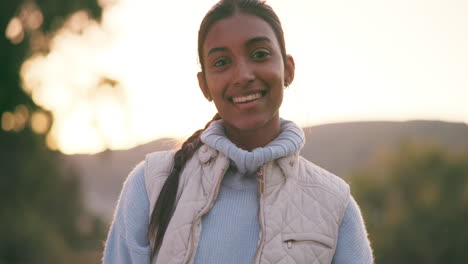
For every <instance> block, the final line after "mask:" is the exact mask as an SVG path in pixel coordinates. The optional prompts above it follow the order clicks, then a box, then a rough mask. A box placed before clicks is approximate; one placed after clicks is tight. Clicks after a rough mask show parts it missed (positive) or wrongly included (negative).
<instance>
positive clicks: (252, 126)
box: [230, 115, 279, 132]
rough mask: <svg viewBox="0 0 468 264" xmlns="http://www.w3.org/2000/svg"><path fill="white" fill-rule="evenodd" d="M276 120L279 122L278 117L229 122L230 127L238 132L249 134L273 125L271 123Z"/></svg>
mask: <svg viewBox="0 0 468 264" xmlns="http://www.w3.org/2000/svg"><path fill="white" fill-rule="evenodd" d="M276 120H278V122H279V116H278V115H275V116H270V117H257V118H255V117H251V118H243V119H242V120H239V119H238V120H235V121H234V122H230V126H232V127H233V128H235V129H236V130H239V131H245V132H249V131H254V130H258V129H261V128H264V127H266V126H269V125H270V124H273V122H274V121H276Z"/></svg>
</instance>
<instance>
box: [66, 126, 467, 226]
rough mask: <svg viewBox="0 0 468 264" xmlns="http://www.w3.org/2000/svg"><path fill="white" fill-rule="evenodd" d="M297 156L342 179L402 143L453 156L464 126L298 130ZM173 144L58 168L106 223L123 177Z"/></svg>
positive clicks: (73, 158)
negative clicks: (67, 170) (67, 171)
mask: <svg viewBox="0 0 468 264" xmlns="http://www.w3.org/2000/svg"><path fill="white" fill-rule="evenodd" d="M304 132H305V135H306V145H305V146H304V148H303V150H302V153H301V154H302V155H303V156H304V157H305V158H307V159H309V160H310V161H312V162H314V163H316V164H318V165H319V166H322V167H324V168H325V169H327V170H329V171H331V172H333V173H335V174H337V175H339V176H341V177H343V178H344V179H345V180H347V179H348V177H349V175H350V174H351V172H352V171H353V170H355V169H357V168H359V167H362V166H364V165H365V164H366V163H367V162H369V160H371V159H372V157H373V156H374V155H375V154H376V153H377V152H378V151H380V150H381V149H382V148H384V149H389V150H391V149H392V148H395V147H396V146H398V145H399V144H401V142H402V141H405V140H412V141H417V142H428V143H431V144H436V145H438V146H440V147H441V148H443V149H445V150H447V151H450V152H457V151H462V150H463V149H468V125H467V124H464V123H448V122H441V121H408V122H350V123H336V124H327V125H320V126H313V127H308V128H304ZM177 146H178V142H176V141H174V140H172V139H160V140H156V141H153V142H150V143H147V144H145V145H141V146H138V147H135V148H132V149H129V150H120V151H105V152H102V153H99V154H95V155H70V156H67V155H64V156H63V160H64V164H66V166H67V167H73V168H74V169H75V170H77V171H78V173H79V175H80V177H81V181H82V186H83V192H84V197H85V203H86V205H87V206H88V207H89V208H90V209H91V210H92V211H93V212H95V213H97V214H99V215H101V216H103V217H104V218H105V219H107V220H110V219H111V218H112V214H113V211H114V207H115V204H116V201H117V199H118V195H119V193H120V190H121V188H122V184H123V182H124V180H125V178H126V177H127V175H128V173H129V172H130V171H131V170H132V169H133V167H135V166H136V165H137V164H138V162H140V161H142V160H143V159H144V157H145V155H146V154H147V153H150V152H153V151H161V150H168V149H174V148H176V147H177Z"/></svg>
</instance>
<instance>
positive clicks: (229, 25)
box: [203, 13, 279, 55]
mask: <svg viewBox="0 0 468 264" xmlns="http://www.w3.org/2000/svg"><path fill="white" fill-rule="evenodd" d="M257 37H267V38H268V39H270V41H271V43H272V44H273V45H274V46H279V45H278V41H277V39H276V35H275V33H274V31H273V29H272V28H271V26H270V24H268V23H267V22H266V21H265V20H263V19H261V18H259V17H257V16H254V15H250V14H244V13H237V14H235V15H234V16H231V17H228V18H224V19H221V20H219V21H217V22H216V23H214V24H213V25H212V26H211V28H210V29H209V30H208V34H207V35H206V39H205V42H204V44H203V53H204V54H205V55H206V54H207V53H208V51H209V50H210V49H212V48H216V47H227V48H234V47H236V46H244V45H245V43H246V42H247V41H248V40H250V39H253V38H257Z"/></svg>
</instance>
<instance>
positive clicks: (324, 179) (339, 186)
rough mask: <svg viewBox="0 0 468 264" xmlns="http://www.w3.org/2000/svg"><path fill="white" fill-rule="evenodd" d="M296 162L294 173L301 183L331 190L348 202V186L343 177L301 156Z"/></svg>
mask: <svg viewBox="0 0 468 264" xmlns="http://www.w3.org/2000/svg"><path fill="white" fill-rule="evenodd" d="M297 163H298V165H297V167H298V168H297V170H298V171H297V173H295V175H296V178H297V180H298V181H299V182H300V183H301V184H304V185H308V186H314V187H317V188H321V189H323V190H325V191H328V192H331V193H333V194H334V195H335V196H337V197H338V198H340V200H343V201H344V202H345V203H346V204H347V203H348V201H349V197H350V188H349V185H348V184H347V183H346V182H345V181H344V180H343V179H341V178H340V177H338V176H336V175H335V174H333V173H331V172H329V171H327V170H325V169H324V168H322V167H320V166H318V165H316V164H314V163H313V162H311V161H309V160H307V159H305V158H304V157H302V156H298V157H297Z"/></svg>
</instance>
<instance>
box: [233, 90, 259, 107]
mask: <svg viewBox="0 0 468 264" xmlns="http://www.w3.org/2000/svg"><path fill="white" fill-rule="evenodd" d="M265 94H266V91H262V92H258V93H254V94H249V95H245V96H235V97H232V98H230V101H232V102H233V103H235V104H243V103H249V102H253V101H255V100H258V99H260V98H262V97H263V96H265Z"/></svg>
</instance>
